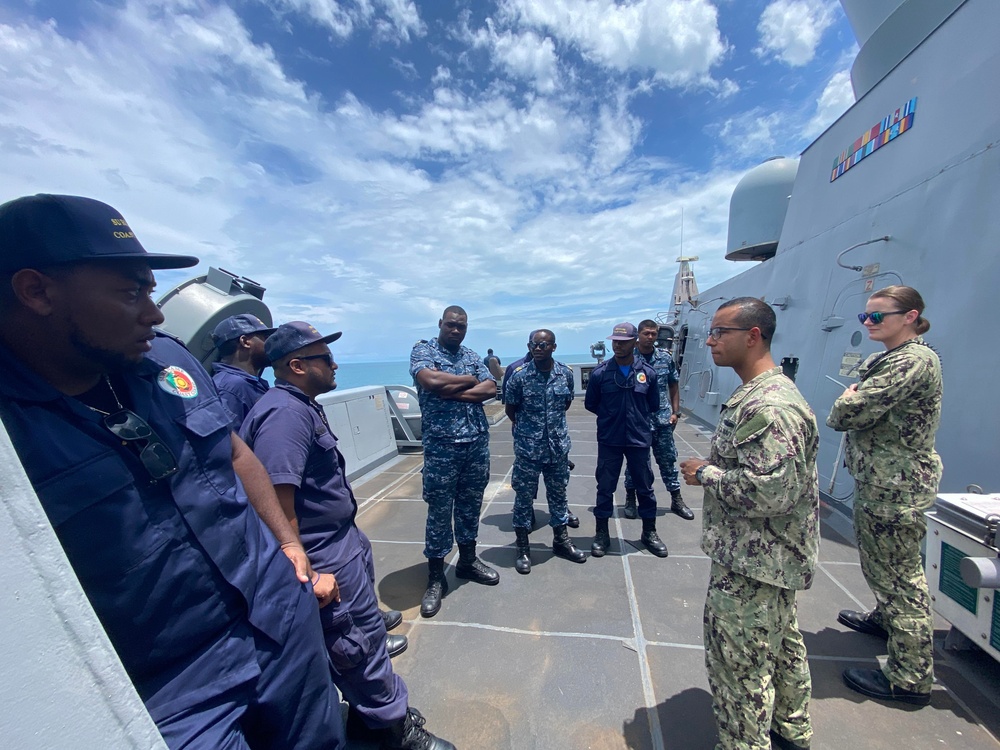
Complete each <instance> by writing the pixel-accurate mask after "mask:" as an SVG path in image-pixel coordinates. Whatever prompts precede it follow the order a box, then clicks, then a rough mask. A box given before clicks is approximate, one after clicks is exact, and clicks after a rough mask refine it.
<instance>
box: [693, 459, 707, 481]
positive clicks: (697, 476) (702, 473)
mask: <svg viewBox="0 0 1000 750" xmlns="http://www.w3.org/2000/svg"><path fill="white" fill-rule="evenodd" d="M706 466H708V464H702V465H701V466H699V467H698V471H696V472H695V473H694V478H695V479H697V480H698V483H699V484H703V483H704V480H703V479H702V477H703V476H705V467H706Z"/></svg>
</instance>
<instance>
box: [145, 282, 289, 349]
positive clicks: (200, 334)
mask: <svg viewBox="0 0 1000 750" xmlns="http://www.w3.org/2000/svg"><path fill="white" fill-rule="evenodd" d="M263 297H264V287H262V286H261V285H260V284H258V283H257V282H256V281H252V280H250V279H248V278H246V277H238V276H236V275H235V274H232V273H230V272H229V271H224V270H222V269H219V268H209V269H208V273H207V274H206V275H204V276H198V277H197V278H194V279H189V280H187V281H185V282H183V283H182V284H179V285H178V286H176V287H174V288H173V289H171V290H170V291H169V292H167V293H166V294H164V295H163V296H162V297H161V298H160V300H159V301H158V302H157V303H156V305H157V307H159V308H160V311H161V312H162V313H163V317H164V318H165V320H164V322H163V325H162V326H160V328H161V329H163V330H164V331H166V332H167V333H169V334H171V335H172V336H176V337H177V338H179V339H180V340H181V341H183V342H184V345H185V346H187V348H188V349H189V350H190V351H191V353H192V354H193V355H194V356H196V357H197V358H198V359H199V360H201V363H202V364H204V365H205V366H208V364H209V363H210V362H213V361H215V359H216V351H215V345H214V344H213V343H212V331H213V330H214V329H215V327H216V326H217V325H218V324H219V323H221V322H222V321H223V320H225V319H226V318H228V317H229V316H230V315H241V314H243V313H249V314H251V315H256V316H257V317H258V318H260V319H261V320H262V321H264V323H265V325H268V326H270V325H272V321H271V311H270V310H268V309H267V305H265V304H264V302H263V301H262V300H263Z"/></svg>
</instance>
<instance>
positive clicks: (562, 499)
mask: <svg viewBox="0 0 1000 750" xmlns="http://www.w3.org/2000/svg"><path fill="white" fill-rule="evenodd" d="M528 348H529V349H530V350H531V353H532V354H531V357H532V358H531V361H530V362H528V363H526V364H525V365H524V366H523V367H519V368H518V369H517V370H516V371H515V373H514V374H513V375H512V376H511V382H510V386H509V387H508V388H507V402H506V404H505V407H504V408H505V409H506V412H507V417H508V419H510V421H511V422H512V423H513V425H514V474H513V477H512V479H511V486H512V487H513V488H514V492H515V499H514V519H513V523H514V534H515V536H516V537H517V560H516V561H515V563H514V568H515V570H517V572H518V573H521V574H523V575H527V574H528V573H530V572H531V551H530V548H529V546H528V534H529V533H530V531H531V527H532V521H533V519H532V516H533V515H534V514H533V508H532V504H533V503H534V500H535V496H536V495H537V494H538V475H539V474H541V475H542V476H543V477H544V478H545V496H546V499H547V500H548V504H549V525H550V526H551V527H552V552H553V553H555V555H556V556H557V557H563V558H565V559H567V560H569V561H571V562H575V563H584V562H586V561H587V556H586V555H585V554H584V553H583V552H581V551H580V550H578V549H577V548H576V547H575V546H574V545H573V542H572V541H571V540H570V538H569V534H568V532H567V531H566V526H567V524H568V523H569V510H568V507H567V505H566V487H567V485H568V484H569V450H570V446H571V445H572V443H571V442H570V438H569V430H568V429H567V426H566V410H567V409H569V407H570V405H571V404H572V403H573V390H574V389H573V371H572V370H571V369H570V368H569V367H567V366H566V365H564V364H563V363H562V362H557V361H556V360H555V359H553V357H552V355H553V353H554V352H555V350H556V336H555V334H554V333H552V331H549V330H547V329H544V328H542V329H539V330H537V331H535V332H534V333H533V334H532V335H531V341H530V342H528Z"/></svg>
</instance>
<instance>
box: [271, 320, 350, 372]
mask: <svg viewBox="0 0 1000 750" xmlns="http://www.w3.org/2000/svg"><path fill="white" fill-rule="evenodd" d="M342 335H343V332H342V331H337V332H336V333H331V334H328V335H326V336H324V335H323V334H322V333H320V332H319V331H317V330H316V328H315V327H313V326H312V325H310V324H309V323H306V322H305V321H304V320H293V321H291V322H290V323H282V324H281V325H280V326H278V329H277V330H276V331H275V332H274V333H272V334H271V335H270V336H268V337H267V341H265V342H264V356H265V357H267V358H268V360H269V361H271V362H277V361H278V360H279V359H282V358H283V357H287V356H288V355H289V354H291V353H292V352H297V351H298V350H299V349H304V348H305V347H307V346H309V345H310V344H317V343H322V344H330V343H333V342H334V341H336V340H337V339H339V338H340V337H341V336H342Z"/></svg>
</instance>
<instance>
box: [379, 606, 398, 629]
mask: <svg viewBox="0 0 1000 750" xmlns="http://www.w3.org/2000/svg"><path fill="white" fill-rule="evenodd" d="M379 614H380V615H382V622H383V623H385V629H386V630H392V629H393V628H395V627H398V626H399V624H400V623H401V622H402V621H403V613H402V612H400V611H399V610H395V609H388V610H386V609H382V610H379Z"/></svg>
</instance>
